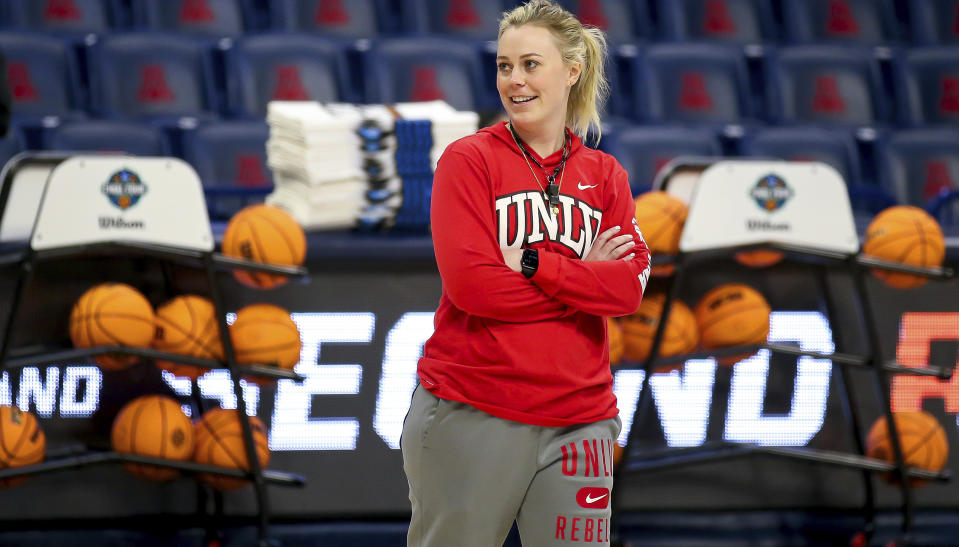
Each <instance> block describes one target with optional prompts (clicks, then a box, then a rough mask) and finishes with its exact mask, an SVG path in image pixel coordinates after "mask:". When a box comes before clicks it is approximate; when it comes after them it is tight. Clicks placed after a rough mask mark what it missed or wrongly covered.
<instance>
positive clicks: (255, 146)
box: [183, 121, 273, 219]
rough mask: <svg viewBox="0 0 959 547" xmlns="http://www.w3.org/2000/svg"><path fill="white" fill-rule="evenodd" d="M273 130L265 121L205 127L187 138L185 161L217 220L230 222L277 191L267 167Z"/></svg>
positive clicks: (210, 124) (185, 137)
mask: <svg viewBox="0 0 959 547" xmlns="http://www.w3.org/2000/svg"><path fill="white" fill-rule="evenodd" d="M269 135H270V128H269V126H267V124H266V123H265V122H263V121H225V122H210V123H206V124H203V125H201V126H200V127H199V128H197V129H196V130H194V131H189V132H187V133H186V135H185V136H184V150H183V159H185V160H186V161H188V162H189V163H190V164H191V165H193V168H194V169H196V172H197V174H198V175H199V176H200V180H201V181H202V182H203V190H204V192H205V193H206V195H207V208H208V209H209V210H210V216H211V218H214V219H227V218H229V217H230V216H232V215H233V213H235V212H236V211H238V210H240V209H241V208H243V207H244V206H246V205H249V204H251V203H254V202H262V201H263V197H264V196H265V195H266V194H267V193H268V192H270V190H272V188H273V175H272V172H271V171H270V169H269V168H268V167H267V165H266V140H267V138H269Z"/></svg>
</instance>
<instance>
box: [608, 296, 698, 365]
mask: <svg viewBox="0 0 959 547" xmlns="http://www.w3.org/2000/svg"><path fill="white" fill-rule="evenodd" d="M665 302H666V295H665V294H662V293H658V294H648V295H646V296H644V297H643V302H642V303H641V304H640V305H639V310H637V311H636V313H634V314H632V315H627V316H625V317H623V318H622V320H621V321H622V327H623V346H624V352H623V353H624V354H625V355H626V358H627V359H629V360H632V361H644V360H646V359H648V358H649V352H650V350H651V349H652V347H653V337H654V336H655V335H656V329H657V328H659V318H660V317H661V316H662V314H663V304H664V303H665ZM665 329H666V330H665V331H664V332H663V340H662V342H661V343H660V346H659V355H660V357H669V356H671V355H679V354H681V353H688V352H690V351H693V350H694V349H696V345H697V344H698V343H699V332H698V330H697V328H696V318H695V317H694V316H693V312H692V311H691V310H690V309H689V306H687V305H686V304H684V303H683V302H681V301H679V300H673V303H672V307H671V309H670V312H669V320H668V321H667V323H666V327H665ZM681 366H682V365H665V366H662V367H657V368H656V370H657V371H664V370H673V369H678V368H680V367H681Z"/></svg>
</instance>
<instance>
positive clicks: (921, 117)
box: [893, 45, 959, 127]
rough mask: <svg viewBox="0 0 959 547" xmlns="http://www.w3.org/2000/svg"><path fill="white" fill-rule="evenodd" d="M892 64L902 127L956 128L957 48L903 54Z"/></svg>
mask: <svg viewBox="0 0 959 547" xmlns="http://www.w3.org/2000/svg"><path fill="white" fill-rule="evenodd" d="M893 64H894V66H895V74H896V80H895V82H896V85H895V89H896V103H897V105H898V108H899V118H900V121H901V122H902V123H905V124H911V125H926V126H929V125H950V126H953V127H959V47H956V46H954V45H953V46H935V47H925V48H913V49H908V50H904V51H901V52H898V53H897V55H896V56H895V57H894V58H893Z"/></svg>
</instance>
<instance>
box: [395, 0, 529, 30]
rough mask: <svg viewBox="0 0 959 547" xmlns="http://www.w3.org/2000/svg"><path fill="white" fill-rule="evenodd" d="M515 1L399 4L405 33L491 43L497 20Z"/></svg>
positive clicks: (412, 0) (424, 0)
mask: <svg viewBox="0 0 959 547" xmlns="http://www.w3.org/2000/svg"><path fill="white" fill-rule="evenodd" d="M515 6H516V1H515V0H400V13H402V15H403V18H404V20H405V21H406V23H405V26H406V29H407V30H409V31H412V32H418V33H422V34H440V35H446V36H456V37H461V38H473V39H478V40H495V39H496V35H497V33H498V32H499V18H500V16H501V15H502V14H503V12H504V11H506V10H508V9H512V8H513V7H515Z"/></svg>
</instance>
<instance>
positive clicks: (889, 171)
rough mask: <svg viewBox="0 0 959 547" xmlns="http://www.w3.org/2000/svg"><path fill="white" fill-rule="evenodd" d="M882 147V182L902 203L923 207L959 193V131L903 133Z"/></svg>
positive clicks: (887, 137) (884, 141)
mask: <svg viewBox="0 0 959 547" xmlns="http://www.w3.org/2000/svg"><path fill="white" fill-rule="evenodd" d="M878 144H879V179H880V183H881V184H882V186H883V187H884V188H886V189H887V190H889V191H890V192H891V193H893V194H894V195H895V196H896V197H897V198H898V199H899V200H900V201H901V202H903V203H908V204H910V205H916V206H919V207H922V206H924V205H926V204H928V203H929V202H930V201H931V200H933V199H934V198H936V197H938V196H940V195H942V194H944V193H947V192H950V191H955V190H959V130H955V129H910V130H902V131H897V132H894V133H891V134H888V135H883V137H882V138H880V140H879V143H878Z"/></svg>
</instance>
